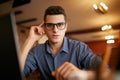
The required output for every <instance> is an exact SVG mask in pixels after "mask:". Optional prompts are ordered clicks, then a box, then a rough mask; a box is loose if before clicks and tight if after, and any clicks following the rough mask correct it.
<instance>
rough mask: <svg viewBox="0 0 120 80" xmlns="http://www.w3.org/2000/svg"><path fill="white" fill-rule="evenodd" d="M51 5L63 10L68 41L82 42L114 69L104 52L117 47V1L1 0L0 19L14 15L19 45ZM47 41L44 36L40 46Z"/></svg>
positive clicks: (119, 21) (119, 24)
mask: <svg viewBox="0 0 120 80" xmlns="http://www.w3.org/2000/svg"><path fill="white" fill-rule="evenodd" d="M50 5H60V6H62V7H63V8H64V9H65V11H66V14H67V19H68V30H67V32H66V36H67V37H69V38H72V39H76V40H79V41H83V42H85V43H86V44H88V46H89V47H90V48H91V49H92V50H93V52H94V53H95V54H97V55H99V56H101V57H102V58H104V57H105V56H107V59H106V62H107V63H109V64H110V65H111V66H113V65H114V64H113V63H114V61H115V60H116V57H114V58H112V60H113V63H110V59H111V57H110V56H111V55H112V54H110V55H107V50H108V47H109V45H112V46H113V45H119V40H120V39H119V38H120V8H119V7H120V0H0V15H2V14H5V13H7V12H10V11H12V12H14V13H15V19H16V25H17V32H18V37H19V43H20V45H21V44H22V43H23V42H24V40H25V39H26V37H27V35H28V32H29V29H30V27H31V26H32V25H39V24H40V23H41V22H42V21H43V15H44V11H45V9H46V8H47V7H48V6H50ZM46 40H47V37H46V36H45V37H43V38H42V39H41V40H40V41H39V43H44V42H45V41H46ZM111 50H112V49H111ZM113 53H114V52H113ZM108 54H109V53H108ZM116 80H117V79H116Z"/></svg>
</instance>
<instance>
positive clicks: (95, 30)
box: [66, 24, 120, 35]
mask: <svg viewBox="0 0 120 80" xmlns="http://www.w3.org/2000/svg"><path fill="white" fill-rule="evenodd" d="M112 28H113V29H120V24H119V25H112ZM98 31H101V27H99V28H92V29H85V30H76V31H70V32H66V35H71V34H72V35H75V34H85V33H91V32H98Z"/></svg>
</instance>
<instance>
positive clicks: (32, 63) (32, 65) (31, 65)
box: [24, 49, 37, 75]
mask: <svg viewBox="0 0 120 80" xmlns="http://www.w3.org/2000/svg"><path fill="white" fill-rule="evenodd" d="M36 69H37V65H36V60H35V49H32V50H31V51H30V52H29V53H28V56H27V59H26V62H25V67H24V75H28V74H29V73H31V72H33V71H35V70H36Z"/></svg>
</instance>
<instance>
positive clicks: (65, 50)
mask: <svg viewBox="0 0 120 80" xmlns="http://www.w3.org/2000/svg"><path fill="white" fill-rule="evenodd" d="M46 45H47V52H48V53H49V54H51V53H52V52H51V50H50V47H49V43H48V41H47V42H46ZM60 51H64V52H66V53H69V48H68V41H67V37H64V41H63V46H62V48H61V50H60Z"/></svg>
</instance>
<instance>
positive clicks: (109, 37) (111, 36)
mask: <svg viewBox="0 0 120 80" xmlns="http://www.w3.org/2000/svg"><path fill="white" fill-rule="evenodd" d="M105 39H107V40H108V39H114V36H113V35H108V36H105Z"/></svg>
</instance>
